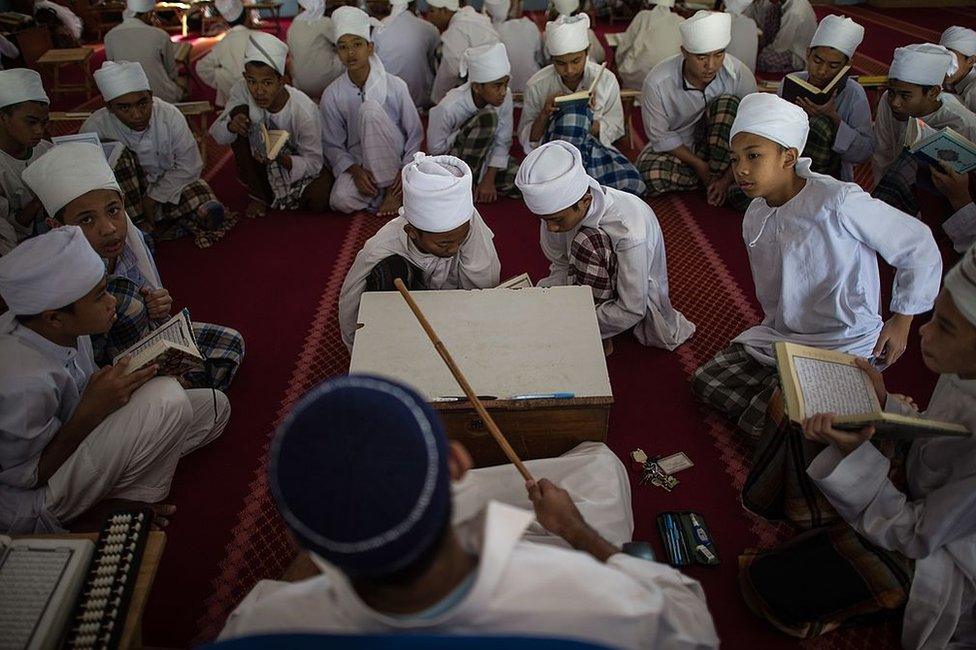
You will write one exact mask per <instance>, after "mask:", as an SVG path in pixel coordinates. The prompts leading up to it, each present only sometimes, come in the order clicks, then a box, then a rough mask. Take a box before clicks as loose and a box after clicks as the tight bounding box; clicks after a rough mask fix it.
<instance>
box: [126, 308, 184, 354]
mask: <svg viewBox="0 0 976 650" xmlns="http://www.w3.org/2000/svg"><path fill="white" fill-rule="evenodd" d="M184 319H185V317H184V315H183V314H182V313H180V314H177V315H176V316H175V317H174V318H172V319H171V320H170V321H169V322H168V323H166V324H164V325H163V326H162V327H160V328H159V329H158V330H156V331H155V332H153V333H152V335H151V336H149V337H148V338H146V339H145V340H143V341H142V342H140V343H137V344H136V345H134V346H132V347H131V348H129V349H128V350H126V351H125V352H123V353H122V354H120V355H119V356H118V357H116V358H115V359H114V362H117V361H118V359H119V358H120V357H123V356H125V355H126V354H130V355H132V356H133V357H136V356H138V355H139V353H140V352H142V351H143V350H145V349H147V348H149V347H151V346H152V345H153V344H155V343H156V342H158V341H170V342H172V343H176V344H177V345H181V346H184V347H192V346H191V345H190V341H188V340H187V338H186V334H185V327H184V326H183V323H184Z"/></svg>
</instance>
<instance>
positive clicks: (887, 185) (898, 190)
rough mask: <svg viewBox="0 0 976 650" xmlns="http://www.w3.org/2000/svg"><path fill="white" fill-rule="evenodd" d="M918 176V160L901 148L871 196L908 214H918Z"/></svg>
mask: <svg viewBox="0 0 976 650" xmlns="http://www.w3.org/2000/svg"><path fill="white" fill-rule="evenodd" d="M918 177H919V169H918V161H917V160H915V158H914V157H913V156H912V155H911V154H909V153H908V150H907V149H906V150H903V151H902V152H901V154H900V155H899V156H898V157H897V158H895V160H894V162H892V163H891V164H890V165H889V166H888V169H886V170H885V172H884V175H883V176H882V177H881V180H880V181H878V185H877V187H875V188H874V191H873V192H871V196H873V197H874V198H876V199H880V200H882V201H884V202H885V203H887V204H888V205H891V206H894V207H896V208H898V209H899V210H901V211H902V212H906V213H908V214H910V215H917V214H918V209H919V208H918V199H917V198H916V197H915V188H914V186H915V183H916V181H917V180H918Z"/></svg>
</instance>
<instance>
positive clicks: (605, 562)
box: [221, 375, 718, 649]
mask: <svg viewBox="0 0 976 650" xmlns="http://www.w3.org/2000/svg"><path fill="white" fill-rule="evenodd" d="M323 433H324V435H323ZM272 450H273V451H272V453H271V461H270V467H269V477H270V478H269V483H270V485H271V490H272V493H273V494H274V495H275V497H276V499H277V503H278V507H279V509H280V510H281V511H282V513H283V515H284V518H285V521H286V522H288V523H289V527H290V529H291V530H292V531H293V532H295V534H296V535H297V537H298V539H299V540H300V541H299V544H300V545H301V546H302V547H303V548H305V549H307V550H308V552H309V555H310V556H311V560H312V562H314V564H315V566H316V568H317V569H318V570H319V571H321V575H316V576H315V577H311V578H309V579H307V580H304V581H302V582H298V583H293V584H288V583H284V582H278V581H263V582H261V583H259V584H258V585H257V586H256V587H255V588H254V590H252V592H251V593H250V594H249V595H248V597H247V598H245V600H244V602H243V603H241V605H240V606H239V607H238V608H237V609H236V610H235V611H234V612H233V613H232V614H231V615H230V617H229V619H228V621H227V625H226V626H225V628H224V630H223V632H222V633H221V637H222V638H231V637H238V636H245V635H250V634H259V633H268V632H275V631H288V632H298V631H302V632H332V633H336V632H344V633H352V634H360V633H374V634H375V633H381V634H397V633H401V634H402V633H407V632H409V633H414V634H416V633H428V634H430V633H434V634H469V635H476V636H478V635H483V634H490V635H497V634H501V635H515V636H535V637H560V638H569V639H575V640H580V641H589V642H591V643H596V644H599V645H601V646H608V647H617V648H633V649H636V648H672V647H682V646H687V647H694V648H712V647H717V645H718V637H717V636H716V635H715V629H714V625H713V623H712V620H711V616H710V615H709V613H708V608H707V605H706V603H705V598H704V594H703V592H702V590H701V587H700V586H699V585H698V583H697V582H695V581H694V580H692V579H690V578H687V577H685V576H683V575H682V574H681V573H680V572H678V571H676V570H674V569H671V568H670V567H668V566H665V565H664V564H659V563H657V562H653V561H648V560H642V559H638V558H636V557H631V556H629V555H627V554H626V553H623V552H621V550H620V548H619V547H618V546H617V545H616V544H614V543H611V542H610V541H609V540H608V539H607V538H606V537H605V536H604V535H603V533H602V531H600V530H597V529H596V528H595V526H594V525H593V524H592V523H591V522H590V519H589V515H588V513H585V512H584V513H581V511H580V509H578V508H577V506H576V505H575V504H574V501H577V502H579V503H581V504H585V505H582V506H581V508H582V509H583V510H591V509H595V508H596V507H597V504H596V503H590V502H589V499H588V497H589V495H590V492H589V490H588V488H590V487H597V489H598V492H602V493H603V494H608V493H612V492H613V491H616V492H618V499H617V503H616V504H614V503H609V502H608V503H605V504H603V503H602V501H603V499H602V498H596V499H594V501H599V502H601V503H600V505H601V507H602V508H606V509H607V510H608V511H611V512H612V511H613V510H618V511H619V510H620V508H621V507H622V506H623V504H625V503H627V504H629V501H630V499H629V485H628V484H627V481H626V480H625V479H624V477H623V476H622V474H623V473H624V470H623V468H622V467H620V463H619V461H618V460H617V459H616V458H615V457H612V456H613V455H612V454H608V452H607V450H606V448H605V447H604V446H603V445H592V446H590V447H589V448H588V449H586V450H574V451H573V452H570V454H568V455H567V456H570V457H569V458H566V459H563V458H554V459H547V460H541V461H529V462H528V463H526V467H527V468H528V469H529V471H531V472H533V476H534V477H536V479H535V480H533V481H530V482H528V483H526V482H525V481H523V480H522V479H521V477H519V476H518V475H517V474H516V473H515V472H514V468H512V467H511V466H508V467H507V468H505V469H507V470H508V471H507V472H506V473H505V475H504V478H507V479H508V481H509V485H508V486H505V487H506V488H508V489H503V490H502V491H501V494H499V495H498V496H499V497H501V498H504V497H505V496H506V494H507V493H514V492H515V491H516V490H517V489H519V488H521V490H522V495H521V498H520V499H519V501H520V503H519V505H520V506H521V505H526V502H530V503H531V504H532V506H533V508H534V510H535V513H534V515H533V513H532V512H530V511H528V510H524V509H522V508H521V507H518V506H513V505H509V504H508V503H503V502H501V501H496V500H494V497H495V494H494V493H493V491H492V489H491V487H492V485H491V483H488V485H486V486H485V488H486V489H484V490H483V491H480V492H478V493H476V494H473V495H467V496H466V495H463V494H462V495H461V496H458V497H456V498H452V494H451V482H452V481H457V480H460V479H462V477H464V476H465V474H466V473H474V474H477V473H478V472H480V471H481V470H471V469H470V468H471V458H470V456H469V455H468V454H467V452H466V450H465V449H464V447H463V446H462V445H461V444H460V443H457V442H448V440H447V439H446V436H445V434H444V431H443V428H442V426H441V425H440V422H439V420H438V418H437V415H436V412H435V411H434V410H433V409H432V408H431V407H430V406H429V405H428V404H426V403H424V401H423V399H422V398H421V397H420V396H419V395H417V394H416V393H415V392H414V391H413V390H411V389H409V388H407V387H405V386H403V385H401V384H397V383H393V382H390V381H387V380H384V379H380V378H376V377H370V376H363V375H353V376H349V377H343V378H340V379H337V380H334V381H331V382H328V383H326V384H323V385H321V386H319V387H318V388H317V389H315V390H314V391H313V393H312V394H310V395H309V397H308V398H306V400H305V401H304V402H303V403H302V404H301V405H299V406H298V407H297V409H296V411H295V412H294V413H293V414H292V417H291V418H290V419H289V421H288V422H287V423H286V424H285V425H284V426H283V428H282V430H281V431H280V432H279V435H278V437H277V438H276V440H275V442H274V443H273V445H272ZM347 450H352V451H347ZM584 453H585V454H586V456H588V458H587V457H586V456H584V457H580V456H581V455H582V454H584ZM574 456H575V457H574ZM310 458H311V459H315V461H314V464H315V467H314V468H313V467H310V466H309V465H308V459H310ZM602 459H606V460H605V461H604V460H602ZM301 460H304V461H305V465H304V467H303V466H301V465H300V462H301ZM563 461H565V462H566V463H567V464H570V465H571V467H570V468H569V469H568V472H567V471H566V470H563V469H562V466H563V465H564V462H563ZM601 465H602V467H601ZM350 467H354V468H356V471H355V474H353V473H351V472H350V471H349V468H350ZM492 469H494V470H500V471H501V470H503V468H492ZM601 469H602V470H603V472H602V473H601V472H600V470H601ZM489 471H490V470H489ZM550 472H552V474H551V475H552V476H559V475H561V474H564V475H565V477H564V478H563V480H562V483H563V484H564V486H565V487H559V486H557V485H556V484H555V483H553V482H552V481H551V480H550V479H548V478H542V476H543V475H550ZM581 476H582V477H583V480H582V481H580V480H579V479H580V477H581ZM593 477H602V478H603V480H602V481H595V480H593ZM504 478H503V479H502V480H504ZM340 479H341V481H340ZM621 479H624V480H621ZM350 481H352V482H353V484H354V485H355V488H354V489H353V490H352V492H351V497H350V496H349V494H350V493H347V494H346V496H345V497H344V499H346V503H348V499H349V498H352V499H353V500H354V502H355V503H361V504H367V503H383V504H385V505H386V506H387V507H384V508H368V507H359V508H355V509H354V511H355V513H356V516H354V517H348V516H346V513H348V512H349V508H348V506H347V507H346V513H343V515H341V516H340V514H339V511H340V509H342V505H341V504H340V503H339V501H338V500H334V499H328V498H327V499H325V500H323V499H321V498H316V499H312V498H310V497H309V496H308V495H311V494H317V495H329V494H334V493H336V492H337V491H341V488H340V486H342V485H349V483H350ZM499 482H500V481H499ZM621 491H622V493H621ZM526 492H528V499H526V497H525V496H524V495H525V493H526ZM466 499H471V500H472V501H474V502H473V503H470V504H466V503H464V501H465V500H466ZM333 502H334V503H333ZM587 506H589V507H587ZM456 510H457V511H459V513H458V512H455V511H456ZM457 514H460V515H462V516H463V515H478V516H470V518H469V519H467V520H465V521H457V520H456V519H455V521H454V522H452V515H455V516H456V515H457ZM533 520H537V521H538V522H539V524H538V525H537V524H533ZM536 530H547V531H549V532H550V533H551V534H550V535H548V537H549V538H550V539H552V540H553V541H559V542H561V543H562V546H571V547H572V548H573V549H574V550H569V549H567V548H560V547H558V546H555V545H554V544H539V543H536V542H534V541H528V540H526V539H524V538H523V535H524V534H525V533H526V532H533V533H534V532H535V531H536ZM381 531H389V532H388V533H387V534H385V535H383V537H382V538H380V537H377V536H376V533H378V532H381ZM380 539H381V540H382V541H378V540H380ZM333 540H343V541H348V542H349V543H348V544H342V545H337V544H334V543H333ZM364 541H368V542H369V543H368V544H366V543H362V542H364Z"/></svg>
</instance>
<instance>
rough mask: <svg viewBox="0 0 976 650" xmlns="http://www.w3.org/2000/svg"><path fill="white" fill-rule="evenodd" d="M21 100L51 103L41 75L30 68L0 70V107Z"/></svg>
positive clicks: (18, 102) (17, 102)
mask: <svg viewBox="0 0 976 650" xmlns="http://www.w3.org/2000/svg"><path fill="white" fill-rule="evenodd" d="M21 102H42V103H44V104H50V103H51V100H50V99H48V97H47V93H45V92H44V83H43V82H42V81H41V75H39V74H38V73H37V72H36V71H34V70H31V69H30V68H11V69H10V70H0V108H3V107H4V106H12V105H13V104H20V103H21Z"/></svg>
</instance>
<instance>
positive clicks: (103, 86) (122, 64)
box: [95, 61, 150, 102]
mask: <svg viewBox="0 0 976 650" xmlns="http://www.w3.org/2000/svg"><path fill="white" fill-rule="evenodd" d="M95 85H97V86H98V92H100V93H102V99H104V100H105V101H106V102H110V101H112V100H113V99H115V98H116V97H121V96H122V95H125V94H126V93H135V92H139V91H140V90H149V89H150V86H149V77H147V76H146V72H145V70H143V69H142V65H141V64H139V63H135V62H132V61H106V62H105V63H103V64H102V67H101V68H99V69H98V70H95Z"/></svg>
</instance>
